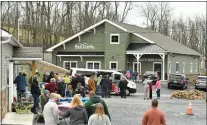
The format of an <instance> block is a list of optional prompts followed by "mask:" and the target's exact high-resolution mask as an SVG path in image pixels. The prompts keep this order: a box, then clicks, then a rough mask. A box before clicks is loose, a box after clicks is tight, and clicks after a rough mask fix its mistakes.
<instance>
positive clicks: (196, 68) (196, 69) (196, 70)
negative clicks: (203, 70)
mask: <svg viewBox="0 0 207 125" xmlns="http://www.w3.org/2000/svg"><path fill="white" fill-rule="evenodd" d="M195 72H198V63H196V65H195Z"/></svg>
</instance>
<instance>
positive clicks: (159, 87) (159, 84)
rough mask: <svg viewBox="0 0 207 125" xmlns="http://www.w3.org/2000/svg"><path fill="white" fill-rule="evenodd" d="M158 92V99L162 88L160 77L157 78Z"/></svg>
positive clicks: (156, 86)
mask: <svg viewBox="0 0 207 125" xmlns="http://www.w3.org/2000/svg"><path fill="white" fill-rule="evenodd" d="M155 89H156V93H157V99H160V89H161V81H160V78H157V82H156V85H155Z"/></svg>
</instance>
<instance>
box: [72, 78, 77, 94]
mask: <svg viewBox="0 0 207 125" xmlns="http://www.w3.org/2000/svg"><path fill="white" fill-rule="evenodd" d="M71 85H72V89H73V93H72V96H74V95H75V94H76V89H77V79H76V75H75V76H73V77H72V81H71Z"/></svg>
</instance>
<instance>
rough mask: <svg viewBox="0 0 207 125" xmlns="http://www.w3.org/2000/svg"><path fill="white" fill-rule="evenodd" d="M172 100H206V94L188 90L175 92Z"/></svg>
mask: <svg viewBox="0 0 207 125" xmlns="http://www.w3.org/2000/svg"><path fill="white" fill-rule="evenodd" d="M172 98H178V99H189V100H195V99H204V98H205V97H204V92H202V91H199V90H188V91H175V92H173V93H172V95H171V99H172Z"/></svg>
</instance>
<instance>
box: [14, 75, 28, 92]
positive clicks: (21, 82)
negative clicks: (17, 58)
mask: <svg viewBox="0 0 207 125" xmlns="http://www.w3.org/2000/svg"><path fill="white" fill-rule="evenodd" d="M14 83H16V84H17V89H18V90H25V89H26V78H25V77H24V76H23V75H19V76H17V77H16V79H15V80H14Z"/></svg>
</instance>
